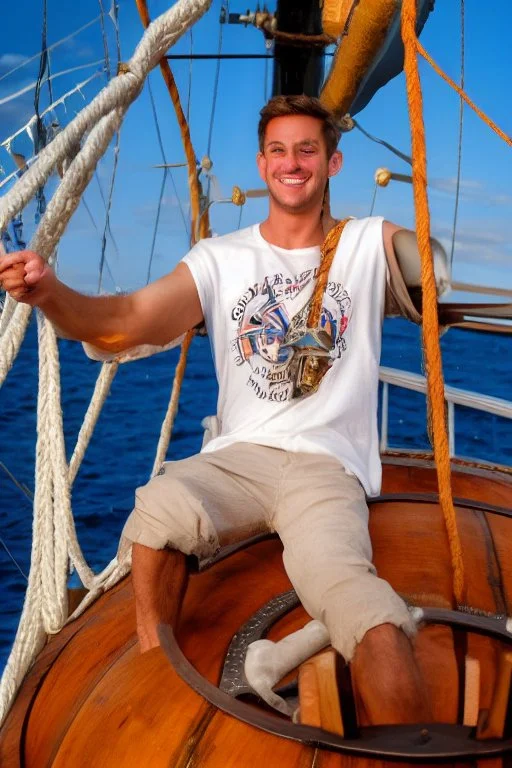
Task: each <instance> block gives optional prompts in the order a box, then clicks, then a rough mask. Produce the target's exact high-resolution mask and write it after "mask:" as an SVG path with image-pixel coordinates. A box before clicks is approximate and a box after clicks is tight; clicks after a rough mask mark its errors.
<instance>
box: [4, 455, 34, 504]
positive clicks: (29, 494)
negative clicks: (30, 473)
mask: <svg viewBox="0 0 512 768" xmlns="http://www.w3.org/2000/svg"><path fill="white" fill-rule="evenodd" d="M0 468H1V469H3V471H4V472H5V474H6V475H7V477H8V478H9V480H12V482H13V483H14V485H15V486H16V488H18V490H20V491H21V492H22V494H23V495H24V496H26V497H27V499H28V500H29V501H30V503H32V502H33V501H34V494H33V493H32V491H31V490H30V488H27V486H26V485H25V484H24V483H20V481H19V480H18V479H17V478H16V477H15V476H14V475H13V473H12V472H11V470H10V469H8V468H7V467H6V466H5V464H4V463H3V461H0Z"/></svg>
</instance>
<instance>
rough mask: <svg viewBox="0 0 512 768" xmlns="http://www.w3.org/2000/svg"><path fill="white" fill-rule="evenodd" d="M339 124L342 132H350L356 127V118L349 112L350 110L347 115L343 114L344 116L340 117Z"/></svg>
mask: <svg viewBox="0 0 512 768" xmlns="http://www.w3.org/2000/svg"><path fill="white" fill-rule="evenodd" d="M338 125H339V127H340V129H341V132H342V133H348V132H349V131H352V130H353V129H354V127H355V123H354V119H353V118H352V117H351V116H350V115H349V114H348V112H347V114H346V115H343V117H340V119H339V121H338Z"/></svg>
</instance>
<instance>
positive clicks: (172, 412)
mask: <svg viewBox="0 0 512 768" xmlns="http://www.w3.org/2000/svg"><path fill="white" fill-rule="evenodd" d="M194 335H195V331H189V332H188V333H187V334H186V336H185V338H184V339H183V343H182V345H181V351H180V359H179V360H178V364H177V366H176V371H175V373H174V381H173V383H172V390H171V397H170V399H169V405H168V407H167V413H166V414H165V419H164V421H163V424H162V429H161V431H160V438H159V440H158V446H157V449H156V455H155V461H154V464H153V469H152V470H151V477H154V476H155V475H156V474H157V473H158V471H159V470H160V467H161V466H162V464H163V463H164V461H165V456H166V454H167V449H168V447H169V443H170V442H171V435H172V429H173V427H174V421H175V419H176V414H177V413H178V407H179V402H180V392H181V385H182V383H183V378H184V376H185V369H186V366H187V355H188V351H189V349H190V344H191V342H192V339H193V338H194Z"/></svg>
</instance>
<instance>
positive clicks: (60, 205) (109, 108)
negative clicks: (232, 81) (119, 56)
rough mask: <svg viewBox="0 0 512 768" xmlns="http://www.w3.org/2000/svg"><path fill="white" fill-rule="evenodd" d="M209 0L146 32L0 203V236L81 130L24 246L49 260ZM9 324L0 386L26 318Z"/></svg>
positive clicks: (173, 12)
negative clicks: (147, 83)
mask: <svg viewBox="0 0 512 768" xmlns="http://www.w3.org/2000/svg"><path fill="white" fill-rule="evenodd" d="M210 2H211V0H179V2H178V3H176V5H174V6H173V7H172V8H171V9H170V10H169V11H167V12H166V13H164V14H163V15H162V16H160V17H159V18H158V19H156V21H154V22H153V23H152V24H150V26H149V27H148V28H147V29H146V32H145V33H144V37H143V38H142V40H141V42H140V43H139V45H138V46H137V49H136V51H135V53H134V55H133V57H132V58H131V59H130V61H129V62H128V65H127V66H128V69H129V71H128V72H126V73H124V74H122V75H119V76H118V77H115V78H113V79H112V80H111V81H110V83H109V84H108V85H107V86H106V87H105V88H104V89H103V90H102V91H101V92H100V93H99V94H98V95H97V96H96V97H95V98H94V99H93V101H92V102H91V103H90V104H89V105H88V106H87V107H85V108H84V109H83V110H82V111H81V112H80V113H79V114H78V115H77V116H76V118H75V119H74V120H73V121H72V122H71V123H69V125H67V126H66V128H64V130H62V131H61V132H60V133H59V134H58V135H57V136H56V137H55V139H54V140H53V141H52V142H51V143H50V144H48V145H47V146H46V147H45V148H44V149H43V150H42V151H41V152H40V153H39V156H38V158H37V160H36V161H35V162H34V163H33V164H32V165H31V166H30V167H29V168H28V170H27V171H26V172H25V173H24V174H23V176H22V177H21V178H20V179H19V181H18V182H17V184H15V186H14V187H12V189H11V190H9V192H7V193H6V194H5V195H4V197H3V198H2V199H1V200H0V232H2V231H3V230H4V229H5V227H6V226H7V224H8V223H9V221H11V219H13V218H14V217H15V216H16V215H17V214H18V213H20V212H21V211H22V210H23V209H24V207H25V206H26V205H27V203H28V202H29V200H30V199H31V198H32V197H33V196H34V195H35V193H36V192H37V190H38V189H39V188H40V187H42V186H44V184H45V182H46V180H47V179H48V177H49V175H50V174H51V173H52V171H53V169H54V168H55V166H56V165H57V164H58V163H62V162H64V161H65V160H66V159H67V158H68V157H69V156H72V155H73V154H74V152H75V151H76V146H77V144H78V143H79V142H80V141H81V140H82V138H83V136H84V134H85V133H86V131H88V130H90V134H89V136H88V138H87V141H86V142H85V144H84V146H83V148H82V150H81V151H80V152H79V153H78V155H77V156H76V157H75V159H74V160H73V162H72V163H71V165H70V166H69V169H68V171H67V172H66V174H65V176H64V178H63V180H62V183H61V184H60V186H59V188H58V190H57V192H56V193H55V195H54V197H53V198H52V201H51V203H50V204H49V205H48V208H47V210H46V213H45V215H44V217H43V219H42V221H41V223H40V225H39V227H38V229H37V232H36V234H35V236H34V238H33V240H32V242H31V243H30V246H29V248H30V249H31V250H34V251H37V253H39V254H40V255H41V256H42V257H43V258H44V259H48V258H49V256H50V254H51V253H52V252H53V250H54V248H55V246H56V244H57V243H58V241H59V239H60V237H61V236H62V233H63V232H64V230H65V228H66V226H67V224H68V222H69V219H70V218H71V216H72V214H73V213H74V211H75V209H76V207H77V205H78V203H79V201H80V197H81V195H82V193H83V191H84V189H85V188H86V186H87V184H88V183H89V181H90V178H91V176H92V174H93V173H94V169H95V168H96V165H97V163H98V161H99V160H100V158H101V157H102V156H103V154H104V152H105V150H106V148H107V147H108V145H109V143H110V140H111V138H112V136H113V134H114V132H115V131H116V130H118V129H119V126H120V124H121V121H122V119H123V117H124V114H125V112H126V110H127V109H128V107H129V105H130V104H131V103H132V101H134V99H135V98H136V97H137V96H138V95H139V93H140V91H141V90H142V86H143V85H144V80H145V78H146V76H147V75H148V73H149V72H150V71H151V69H152V68H153V67H154V66H156V64H158V62H159V60H160V59H161V58H162V56H163V55H164V54H165V53H166V51H167V50H168V48H169V47H170V46H171V45H173V44H174V43H175V42H176V40H177V39H178V38H179V37H180V36H181V35H182V34H183V33H184V32H185V31H186V30H187V29H188V27H189V26H190V25H191V24H193V23H194V22H195V21H196V20H197V19H198V18H199V17H200V16H201V15H202V14H203V13H204V12H205V11H206V10H207V9H208V7H209V5H210ZM20 320H22V322H14V323H12V322H11V323H10V324H9V327H8V329H7V330H6V331H5V332H4V334H3V335H2V337H1V338H0V385H1V384H2V383H3V381H4V379H5V376H6V375H7V373H8V371H9V370H10V368H11V367H12V364H13V361H14V358H15V357H16V355H17V353H18V350H19V347H20V345H21V342H22V340H23V338H24V335H25V331H26V327H27V323H28V318H27V317H25V315H23V316H22V318H20Z"/></svg>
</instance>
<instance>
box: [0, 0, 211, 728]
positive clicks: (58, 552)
mask: <svg viewBox="0 0 512 768" xmlns="http://www.w3.org/2000/svg"><path fill="white" fill-rule="evenodd" d="M210 2H211V0H179V2H178V3H177V4H176V5H175V6H174V7H173V8H171V9H170V10H169V11H167V12H166V13H165V14H163V15H162V16H161V17H160V18H159V19H157V20H156V21H155V22H153V24H151V25H150V26H149V27H148V29H147V30H146V32H145V34H144V37H143V38H142V41H141V43H140V44H139V46H138V47H137V49H136V51H135V54H134V56H133V57H132V59H131V60H130V62H129V64H128V68H129V72H127V73H125V74H123V75H120V76H118V77H116V78H114V79H113V80H112V81H111V82H110V83H109V85H108V86H107V87H106V88H105V89H104V90H103V91H102V92H101V93H100V94H98V96H97V97H96V98H95V99H94V100H93V101H92V102H91V104H90V105H89V106H88V107H86V108H85V109H84V110H83V111H82V112H81V113H80V114H79V115H78V116H77V117H76V118H75V120H73V122H72V123H70V124H69V125H68V126H67V127H66V128H65V129H64V130H63V131H62V132H61V133H59V134H58V135H57V136H56V137H55V139H54V140H53V141H52V142H51V143H50V144H49V145H48V146H47V147H45V148H44V149H43V150H42V151H41V152H40V154H39V157H38V158H37V160H35V161H34V163H33V164H32V165H31V166H30V168H29V169H28V170H27V171H26V173H25V174H24V175H23V176H22V177H21V179H20V180H19V181H18V182H17V184H16V185H15V186H14V187H13V188H12V189H11V190H10V191H9V192H8V193H7V194H6V195H5V196H4V197H3V198H2V200H1V201H0V231H3V229H5V227H6V226H7V224H8V222H9V221H10V220H11V219H12V218H13V217H14V216H16V215H17V214H18V213H19V212H20V211H21V210H23V208H24V207H25V205H26V204H27V203H28V201H29V200H30V199H31V197H32V196H33V195H34V194H35V192H36V191H37V189H38V188H39V187H41V186H43V185H44V183H45V181H46V179H47V178H48V176H49V175H50V173H51V172H52V170H53V168H55V166H56V165H57V164H58V163H61V162H63V161H64V160H65V159H66V158H67V157H68V156H70V155H72V154H73V153H74V151H76V146H77V144H79V143H80V141H82V139H83V137H84V134H85V133H86V132H87V131H90V133H89V134H88V136H87V139H86V140H85V142H84V145H83V147H82V149H81V150H80V152H79V153H78V155H77V156H76V157H75V158H74V160H73V161H72V163H71V164H70V166H69V168H68V170H67V172H66V173H65V175H64V178H63V180H62V182H61V184H60V186H59V188H58V190H57V192H56V193H55V195H54V196H53V198H52V200H51V202H50V204H49V205H48V208H47V210H46V212H45V215H44V217H43V219H42V221H41V223H40V225H39V227H38V230H37V232H36V234H35V236H34V238H33V240H32V242H31V244H30V248H31V249H32V250H35V251H37V252H38V253H40V254H41V256H42V257H43V258H44V259H45V260H48V259H49V258H50V256H51V254H52V253H53V251H54V249H55V247H56V245H57V243H58V241H59V238H60V237H61V235H62V233H63V232H64V230H65V228H66V226H67V223H68V221H69V219H70V218H71V216H72V214H73V212H74V211H75V209H76V207H77V205H78V202H79V200H80V197H81V195H82V193H83V191H84V189H85V187H86V186H87V184H88V182H89V180H90V178H91V176H92V175H93V173H94V169H95V167H96V165H97V163H98V161H99V159H100V158H101V156H102V155H103V154H104V152H105V151H106V149H107V147H108V145H109V143H110V140H111V138H112V136H113V134H114V132H115V131H117V130H118V129H119V126H120V124H121V122H122V119H123V117H124V114H125V112H126V110H127V108H128V106H129V104H130V103H131V102H132V101H133V100H134V99H135V98H136V96H137V95H138V94H139V93H140V90H141V88H142V85H143V83H144V79H145V77H146V76H147V74H148V73H149V71H150V70H151V69H152V68H153V67H154V66H155V65H156V64H157V63H158V61H159V60H160V59H161V57H162V56H163V55H164V54H165V53H166V51H167V50H168V48H169V47H170V46H171V45H172V44H173V43H174V42H175V41H176V40H177V39H178V37H179V36H180V35H182V34H183V33H184V32H185V31H186V29H187V28H188V27H189V26H190V25H191V24H193V23H194V21H196V20H197V19H198V18H199V17H200V16H201V15H202V14H203V13H204V12H205V11H206V10H207V9H208V7H209V5H210ZM30 312H31V309H30V307H28V306H26V305H18V306H16V308H15V309H14V311H13V310H12V308H11V306H10V303H8V306H7V315H5V317H4V318H3V319H2V322H1V325H0V329H1V331H2V333H1V336H0V384H1V383H2V382H3V380H4V379H5V376H6V375H7V373H8V371H9V370H10V368H11V366H12V363H13V361H14V359H15V357H16V354H17V352H18V350H19V347H20V345H21V341H22V339H23V336H24V333H25V330H26V327H27V324H28V319H29V317H30ZM38 333H39V395H38V416H37V444H36V483H35V498H34V521H33V540H32V562H31V568H30V573H29V580H28V587H27V593H26V598H25V604H24V607H23V612H22V616H21V620H20V624H19V627H18V632H17V635H16V639H15V642H14V646H13V648H12V651H11V654H10V656H9V659H8V662H7V666H6V669H5V671H4V674H3V677H2V681H1V683H0V722H1V721H2V720H3V719H4V717H5V715H6V713H7V712H8V710H9V707H10V705H11V702H12V700H13V698H14V696H15V694H16V691H17V689H18V687H19V685H20V684H21V681H22V679H23V677H24V675H25V673H26V672H27V670H28V669H29V667H30V665H31V664H32V662H33V660H34V658H35V655H36V654H37V653H38V652H39V650H40V649H41V648H42V646H43V645H44V642H45V637H46V635H47V634H51V633H54V632H57V631H59V629H61V627H62V626H63V624H64V623H65V621H66V617H67V588H66V587H67V575H68V567H69V561H70V559H71V561H72V562H73V564H74V565H75V567H76V568H77V570H79V573H80V577H81V578H82V579H83V582H84V584H85V585H86V586H87V587H88V588H89V594H88V595H87V597H86V599H85V601H83V602H82V604H81V605H80V606H79V608H78V609H77V611H75V613H74V614H73V616H76V615H78V614H79V613H80V612H81V611H83V610H84V609H85V607H87V605H88V604H90V603H91V602H92V601H93V600H94V599H95V598H96V597H97V596H98V595H99V594H100V593H101V592H102V591H104V590H105V589H107V588H108V587H110V586H113V584H115V583H116V582H117V581H118V580H119V578H121V577H122V576H123V575H124V574H125V573H126V572H127V571H128V570H129V562H128V560H127V559H126V558H125V559H124V560H122V561H121V562H119V561H117V559H115V560H113V561H112V562H111V563H110V564H109V565H108V566H107V568H106V569H104V571H103V572H102V573H100V574H98V575H96V576H95V575H94V574H93V573H92V571H91V570H90V568H89V567H88V565H87V563H86V562H85V558H84V557H83V554H82V552H81V550H80V546H79V544H78V540H77V538H76V531H75V526H74V521H73V517H72V511H71V498H70V496H71V493H70V488H71V484H72V482H73V480H74V478H75V477H76V473H77V471H78V467H79V465H80V462H81V460H82V458H83V455H84V453H85V448H86V446H87V444H88V442H89V439H90V437H91V434H92V431H93V429H94V425H95V423H96V421H97V418H98V414H99V411H100V410H101V406H102V405H103V402H104V400H105V398H106V395H107V393H108V389H109V386H110V383H111V381H112V378H113V376H114V374H115V370H116V366H115V367H114V366H112V365H111V366H110V367H109V366H107V367H105V366H104V368H103V370H102V373H101V374H100V377H99V380H98V383H97V385H96V389H95V392H94V395H93V398H92V401H91V404H90V406H89V410H88V413H87V415H86V418H85V422H84V425H83V427H82V429H81V431H80V434H79V437H78V440H77V445H76V448H75V452H74V454H73V457H72V460H71V464H70V466H69V467H68V464H67V461H66V453H65V444H64V435H63V425H62V409H61V398H60V376H59V357H58V346H57V339H56V335H55V331H54V329H53V326H52V325H51V323H50V322H49V321H48V320H46V318H44V317H43V316H42V315H40V314H39V313H38Z"/></svg>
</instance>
